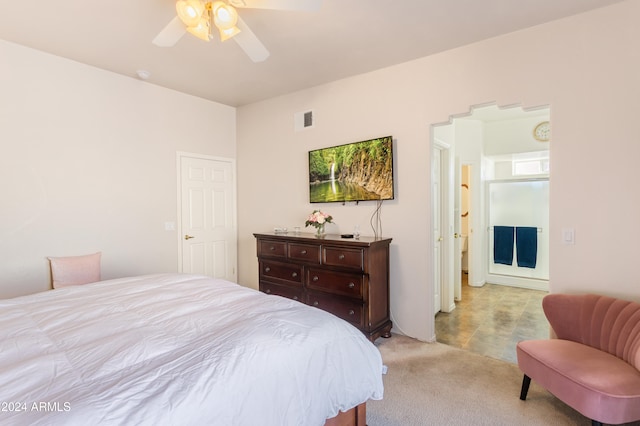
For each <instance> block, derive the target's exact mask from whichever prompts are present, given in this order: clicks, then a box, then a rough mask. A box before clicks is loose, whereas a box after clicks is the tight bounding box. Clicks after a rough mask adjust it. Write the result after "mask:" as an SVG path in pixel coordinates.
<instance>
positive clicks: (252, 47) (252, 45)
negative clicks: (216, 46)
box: [233, 18, 269, 62]
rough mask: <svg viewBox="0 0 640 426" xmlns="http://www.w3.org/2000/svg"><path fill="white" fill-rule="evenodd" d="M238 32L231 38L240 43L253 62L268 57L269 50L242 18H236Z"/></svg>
mask: <svg viewBox="0 0 640 426" xmlns="http://www.w3.org/2000/svg"><path fill="white" fill-rule="evenodd" d="M237 26H238V28H239V29H240V33H239V34H237V35H236V36H234V37H233V39H234V40H235V41H236V43H238V45H240V47H241V48H242V50H244V52H245V53H246V54H247V56H249V58H251V60H252V61H253V62H262V61H264V60H265V59H267V58H268V57H269V51H268V50H267V48H266V47H264V44H262V42H261V41H260V40H258V37H256V35H255V34H254V33H253V31H251V28H249V27H248V26H247V24H245V22H244V21H243V20H242V18H238V23H237Z"/></svg>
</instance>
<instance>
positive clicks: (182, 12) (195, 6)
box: [176, 0, 205, 27]
mask: <svg viewBox="0 0 640 426" xmlns="http://www.w3.org/2000/svg"><path fill="white" fill-rule="evenodd" d="M204 11H205V3H204V1H203V0H178V1H177V2H176V12H177V13H178V17H179V18H180V20H181V21H182V22H183V23H184V24H185V25H186V26H187V27H195V26H196V25H198V22H199V21H200V18H201V17H202V14H203V13H204Z"/></svg>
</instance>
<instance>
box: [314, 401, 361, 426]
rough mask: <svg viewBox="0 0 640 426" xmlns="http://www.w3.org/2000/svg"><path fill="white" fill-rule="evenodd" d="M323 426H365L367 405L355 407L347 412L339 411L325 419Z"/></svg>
mask: <svg viewBox="0 0 640 426" xmlns="http://www.w3.org/2000/svg"><path fill="white" fill-rule="evenodd" d="M324 426H367V403H366V402H363V403H362V404H360V405H356V406H355V407H353V408H352V409H351V410H349V411H340V413H338V415H337V416H335V417H331V418H330V419H327V421H326V422H325V423H324Z"/></svg>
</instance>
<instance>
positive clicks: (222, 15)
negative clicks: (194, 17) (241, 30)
mask: <svg viewBox="0 0 640 426" xmlns="http://www.w3.org/2000/svg"><path fill="white" fill-rule="evenodd" d="M211 10H212V12H213V22H214V23H215V25H216V27H218V28H219V29H221V30H222V29H224V30H227V29H231V28H233V27H235V26H236V23H237V22H238V11H237V10H236V9H235V8H234V7H233V6H231V5H228V4H226V3H225V2H222V1H217V2H215V3H213V5H212V7H211Z"/></svg>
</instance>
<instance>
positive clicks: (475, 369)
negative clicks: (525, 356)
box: [367, 334, 591, 426]
mask: <svg viewBox="0 0 640 426" xmlns="http://www.w3.org/2000/svg"><path fill="white" fill-rule="evenodd" d="M376 346H378V348H379V349H380V352H381V353H382V359H383V360H384V364H385V365H387V367H388V369H389V370H388V372H387V374H386V375H385V376H384V386H385V390H384V399H383V400H382V401H369V402H368V403H367V425H368V426H396V425H397V426H411V425H420V426H423V425H493V426H496V425H510V426H511V425H545V426H546V425H554V426H556V425H585V426H587V425H590V424H591V421H590V420H589V419H587V418H585V417H584V416H582V415H581V414H579V413H577V412H576V411H574V410H573V409H571V408H569V407H568V406H566V405H565V404H564V403H562V402H560V401H559V400H557V399H556V398H554V397H553V396H552V395H551V394H549V393H548V392H547V391H545V390H544V389H542V388H541V387H539V386H538V385H537V384H536V383H535V382H532V383H531V387H530V389H529V394H528V396H527V400H526V401H520V398H519V396H520V386H521V384H522V373H521V372H520V370H519V369H518V366H517V365H515V364H512V363H509V362H506V361H501V360H498V359H494V358H489V357H485V356H482V355H478V354H474V353H471V352H467V351H464V350H462V349H457V348H454V347H451V346H447V345H444V344H441V343H422V342H419V341H417V340H414V339H410V338H407V337H405V336H400V335H395V334H394V335H393V337H391V338H390V339H378V341H377V342H376Z"/></svg>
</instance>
